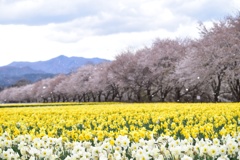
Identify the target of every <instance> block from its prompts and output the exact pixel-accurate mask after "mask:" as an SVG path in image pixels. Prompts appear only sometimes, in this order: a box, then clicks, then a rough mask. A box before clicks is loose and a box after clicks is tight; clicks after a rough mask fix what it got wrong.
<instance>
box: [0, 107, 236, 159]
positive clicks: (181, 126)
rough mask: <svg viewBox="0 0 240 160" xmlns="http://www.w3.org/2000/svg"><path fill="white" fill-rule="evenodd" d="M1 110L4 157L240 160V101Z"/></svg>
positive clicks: (0, 148)
mask: <svg viewBox="0 0 240 160" xmlns="http://www.w3.org/2000/svg"><path fill="white" fill-rule="evenodd" d="M0 107H2V108H0V117H1V119H0V159H101V160H103V159H133V160H135V159H136V160H138V159H139V160H140V159H141V160H142V159H209V160H210V159H240V104H239V103H214V104H211V103H209V104H208V103H203V104H200V103H195V104H193V103H185V104H181V103H136V104H128V103H96V104H94V103H93V104H81V105H80V104H79V105H77V104H72V105H71V104H68V105H64V104H61V105H58V104H56V105H52V104H51V105H49V106H46V105H42V106H41V107H37V104H36V106H35V105H31V106H29V107H26V106H24V107H21V105H16V106H14V107H12V108H11V105H8V106H7V105H0Z"/></svg>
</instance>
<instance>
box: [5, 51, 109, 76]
mask: <svg viewBox="0 0 240 160" xmlns="http://www.w3.org/2000/svg"><path fill="white" fill-rule="evenodd" d="M107 61H109V60H106V59H101V58H83V57H76V56H74V57H67V56H64V55H60V56H58V57H55V58H52V59H49V60H46V61H37V62H12V63H10V64H8V65H7V66H13V67H26V66H28V67H30V68H32V69H34V70H40V71H44V72H46V73H51V74H60V73H64V74H68V73H70V72H73V71H75V70H76V69H77V68H79V67H81V66H83V65H86V64H98V63H102V62H107Z"/></svg>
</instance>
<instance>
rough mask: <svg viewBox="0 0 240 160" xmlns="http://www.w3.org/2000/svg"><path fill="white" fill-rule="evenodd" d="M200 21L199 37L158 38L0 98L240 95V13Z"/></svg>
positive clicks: (221, 97) (237, 98)
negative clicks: (206, 23)
mask: <svg viewBox="0 0 240 160" xmlns="http://www.w3.org/2000/svg"><path fill="white" fill-rule="evenodd" d="M200 27H201V28H200V31H201V38H199V39H196V40H192V39H184V40H180V39H175V40H170V39H157V40H155V41H154V43H153V44H152V46H151V47H145V48H143V49H139V50H137V51H129V50H128V51H125V52H122V53H121V54H119V55H118V56H116V58H115V60H114V61H112V62H108V63H102V64H99V65H86V66H84V67H81V68H79V69H78V71H77V72H75V73H72V74H70V75H58V76H56V77H54V78H51V79H44V80H41V81H39V82H37V83H34V84H28V85H25V86H22V87H12V88H8V89H5V90H3V91H2V92H0V101H2V102H42V101H43V102H61V101H64V102H65V101H85V102H87V101H131V102H132V101H134V102H151V101H180V102H186V101H187V102H196V101H207V102H218V101H240V15H237V16H235V17H227V18H225V19H224V20H222V21H220V22H215V23H214V26H213V27H212V28H210V29H207V28H206V27H205V26H204V25H200Z"/></svg>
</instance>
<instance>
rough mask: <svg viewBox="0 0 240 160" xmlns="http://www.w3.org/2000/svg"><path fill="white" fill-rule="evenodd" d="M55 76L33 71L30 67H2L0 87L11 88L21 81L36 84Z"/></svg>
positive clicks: (0, 68) (0, 70) (0, 69)
mask: <svg viewBox="0 0 240 160" xmlns="http://www.w3.org/2000/svg"><path fill="white" fill-rule="evenodd" d="M53 76H54V74H49V73H45V72H43V71H38V70H33V69H31V68H30V67H12V66H3V67H0V86H11V85H13V84H15V83H17V82H18V81H20V80H27V81H29V82H36V81H38V80H41V79H44V78H48V77H53Z"/></svg>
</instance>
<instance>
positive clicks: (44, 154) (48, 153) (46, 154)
mask: <svg viewBox="0 0 240 160" xmlns="http://www.w3.org/2000/svg"><path fill="white" fill-rule="evenodd" d="M52 153H53V152H52V150H51V149H45V148H43V149H42V150H41V151H40V157H42V158H50V156H51V155H52Z"/></svg>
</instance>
